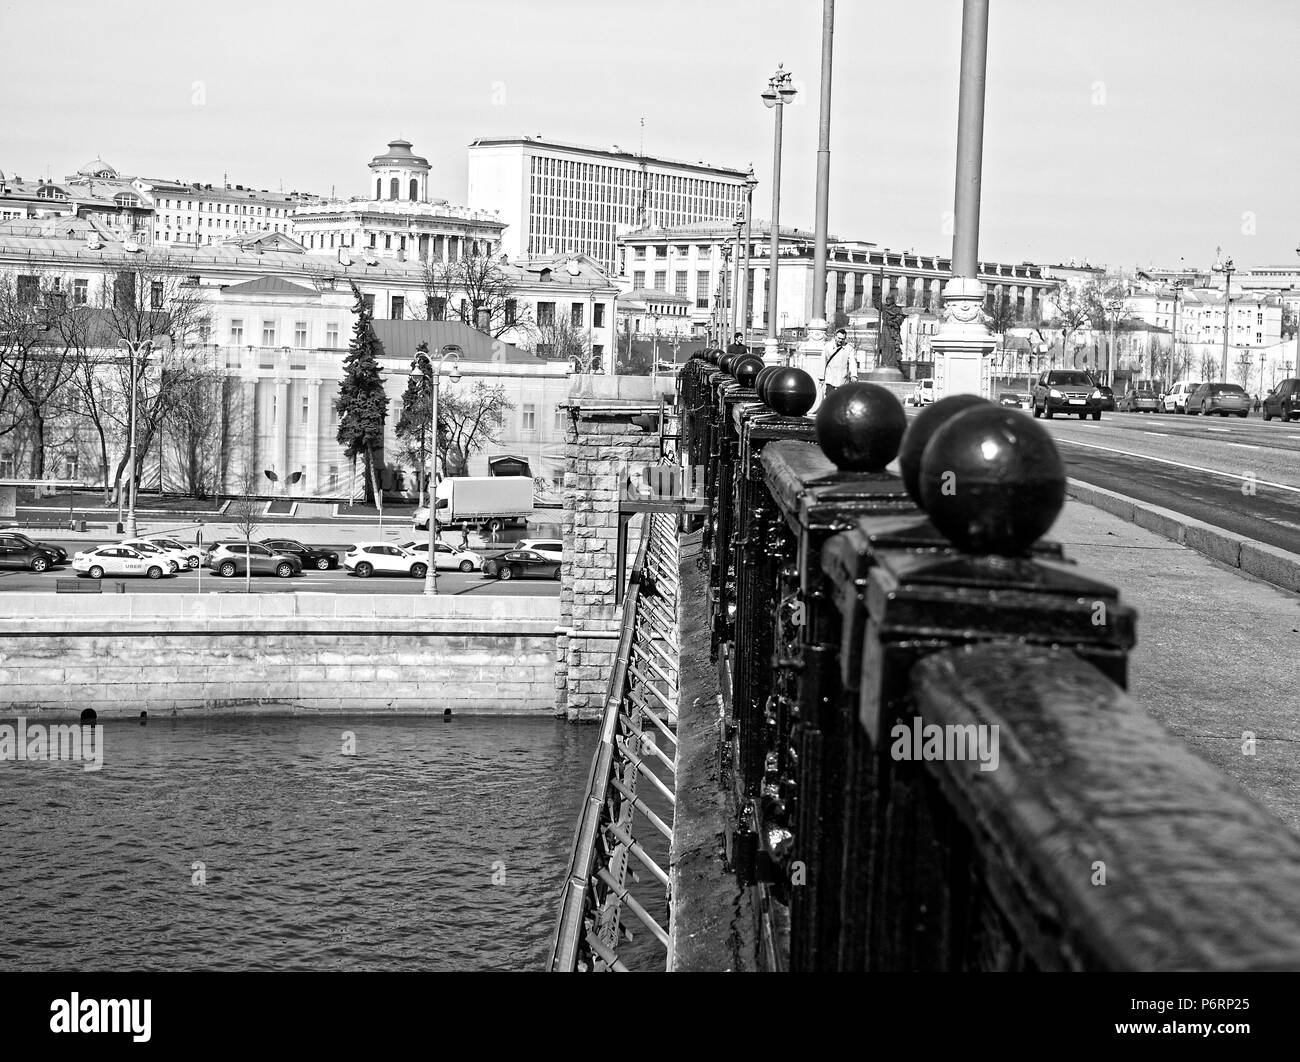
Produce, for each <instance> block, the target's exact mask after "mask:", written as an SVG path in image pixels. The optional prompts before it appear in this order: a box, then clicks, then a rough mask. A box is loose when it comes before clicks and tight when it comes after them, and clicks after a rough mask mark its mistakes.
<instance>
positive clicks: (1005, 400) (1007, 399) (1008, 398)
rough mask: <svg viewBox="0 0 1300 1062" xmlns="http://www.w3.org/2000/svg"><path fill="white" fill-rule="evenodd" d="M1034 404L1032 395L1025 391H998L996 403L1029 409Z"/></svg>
mask: <svg viewBox="0 0 1300 1062" xmlns="http://www.w3.org/2000/svg"><path fill="white" fill-rule="evenodd" d="M1033 404H1034V396H1033V395H1031V394H1029V393H1028V392H1027V391H999V392H998V405H1000V406H1011V407H1013V408H1015V409H1029V408H1030V407H1032V406H1033Z"/></svg>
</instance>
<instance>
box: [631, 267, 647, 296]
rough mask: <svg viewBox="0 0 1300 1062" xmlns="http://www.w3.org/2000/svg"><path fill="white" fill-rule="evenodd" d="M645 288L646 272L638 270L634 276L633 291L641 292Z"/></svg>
mask: <svg viewBox="0 0 1300 1062" xmlns="http://www.w3.org/2000/svg"><path fill="white" fill-rule="evenodd" d="M644 287H645V272H644V271H643V270H640V269H638V270H637V271H636V272H635V273H633V274H632V288H633V290H637V291H639V290H640V289H641V288H644Z"/></svg>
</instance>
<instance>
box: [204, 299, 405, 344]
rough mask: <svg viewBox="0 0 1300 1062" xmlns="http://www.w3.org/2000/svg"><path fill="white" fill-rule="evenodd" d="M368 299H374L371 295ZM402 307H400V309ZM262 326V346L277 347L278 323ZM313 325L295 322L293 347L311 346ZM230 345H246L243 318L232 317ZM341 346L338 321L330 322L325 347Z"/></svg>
mask: <svg viewBox="0 0 1300 1062" xmlns="http://www.w3.org/2000/svg"><path fill="white" fill-rule="evenodd" d="M367 298H370V299H373V298H374V296H373V295H370V296H367ZM394 299H395V300H396V301H397V302H398V303H400V302H401V298H400V296H394ZM400 308H401V307H400V306H399V309H400ZM261 324H262V342H261V346H264V347H274V346H275V345H276V335H277V323H276V322H275V321H274V320H263V321H262V322H261ZM310 325H311V323H310V322H309V321H295V322H294V323H293V345H294V346H295V347H298V348H299V349H304V350H305V349H306V348H307V347H309V346H310V343H309V337H310V333H311V327H310ZM230 345H231V346H232V347H242V346H243V345H244V320H243V318H242V317H232V318H231V319H230ZM338 345H339V325H338V322H337V321H329V322H328V323H326V325H325V346H326V347H329V348H331V349H333V348H337V347H338Z"/></svg>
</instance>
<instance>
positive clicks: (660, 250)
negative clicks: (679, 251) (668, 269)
mask: <svg viewBox="0 0 1300 1062" xmlns="http://www.w3.org/2000/svg"><path fill="white" fill-rule="evenodd" d="M655 257H656V258H667V257H668V245H667V244H665V243H661V244H659V245H658V246H657V247H656V248H655Z"/></svg>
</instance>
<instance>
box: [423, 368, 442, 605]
mask: <svg viewBox="0 0 1300 1062" xmlns="http://www.w3.org/2000/svg"><path fill="white" fill-rule="evenodd" d="M429 367H430V368H431V369H433V400H432V402H431V403H430V405H431V406H432V407H433V409H432V413H431V414H430V417H429V421H430V429H431V432H432V439H433V441H432V442H431V443H430V446H429V454H430V458H431V460H430V462H429V566H428V567H427V568H425V570H424V592H425V593H426V594H430V595H432V594H436V593H437V592H438V553H437V547H438V505H437V501H436V499H435V498H434V496H433V480H434V479H435V478H436V477H437V475H438V376H439V375H440V374H441V373H442V359H441V358H439V359H438V365H437V368H434V366H433V365H432V363H430V365H429Z"/></svg>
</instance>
